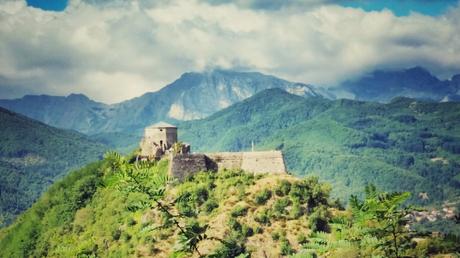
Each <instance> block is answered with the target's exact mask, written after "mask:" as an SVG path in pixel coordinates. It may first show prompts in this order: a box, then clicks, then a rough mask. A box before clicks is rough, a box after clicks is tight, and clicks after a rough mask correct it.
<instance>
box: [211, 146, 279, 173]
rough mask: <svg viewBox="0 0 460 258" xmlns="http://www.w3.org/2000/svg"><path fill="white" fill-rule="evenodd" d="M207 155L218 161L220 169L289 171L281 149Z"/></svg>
mask: <svg viewBox="0 0 460 258" xmlns="http://www.w3.org/2000/svg"><path fill="white" fill-rule="evenodd" d="M205 155H206V156H208V157H209V158H210V159H211V160H213V161H214V162H215V163H216V165H217V168H218V170H221V169H242V170H244V171H247V172H251V173H275V174H284V173H287V172H286V166H285V164H284V159H283V153H282V152H281V151H254V152H216V153H205Z"/></svg>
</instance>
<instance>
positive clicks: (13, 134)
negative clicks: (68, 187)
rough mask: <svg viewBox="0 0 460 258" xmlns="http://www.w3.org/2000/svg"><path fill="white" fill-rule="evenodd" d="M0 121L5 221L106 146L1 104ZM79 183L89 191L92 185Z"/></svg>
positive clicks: (0, 205) (0, 209) (0, 198)
mask: <svg viewBox="0 0 460 258" xmlns="http://www.w3.org/2000/svg"><path fill="white" fill-rule="evenodd" d="M0 124H1V126H0V142H1V143H0V214H1V215H2V216H3V219H4V224H9V223H11V222H12V220H13V219H14V218H15V217H16V216H17V215H19V214H20V213H21V212H23V211H24V210H25V209H27V208H28V207H30V205H31V204H32V203H33V202H34V201H35V200H36V199H37V198H38V197H39V196H40V195H41V193H42V192H43V191H44V190H45V189H46V188H47V187H48V186H49V185H50V184H51V183H53V182H54V181H55V180H57V179H59V178H61V177H62V176H64V175H66V174H67V173H68V172H69V170H71V169H75V168H77V167H80V166H82V165H84V164H87V163H88V162H90V161H94V160H97V159H99V158H100V157H101V156H102V153H103V152H104V149H105V148H106V147H105V146H103V145H102V144H99V143H96V142H93V141H91V140H90V139H88V138H87V137H86V136H84V135H82V134H79V133H76V132H73V131H66V130H61V129H57V128H53V127H50V126H47V125H45V124H43V123H40V122H37V121H34V120H32V119H29V118H26V117H24V116H22V115H18V114H15V113H12V112H10V111H8V110H5V109H3V108H0ZM81 183H82V184H83V183H84V182H81ZM79 187H81V188H87V190H88V191H89V192H91V189H89V188H94V187H95V186H94V185H80V186H79ZM80 194H82V195H83V196H78V197H77V196H75V198H80V199H82V200H84V199H86V198H87V196H84V195H85V194H86V193H85V190H84V189H82V191H81V193H80ZM75 205H77V206H79V205H81V204H78V203H75ZM0 227H1V223H0Z"/></svg>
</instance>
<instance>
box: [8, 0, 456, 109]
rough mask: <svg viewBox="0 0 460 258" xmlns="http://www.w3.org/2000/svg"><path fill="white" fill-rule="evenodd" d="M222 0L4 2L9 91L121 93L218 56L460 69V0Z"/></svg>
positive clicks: (355, 70)
mask: <svg viewBox="0 0 460 258" xmlns="http://www.w3.org/2000/svg"><path fill="white" fill-rule="evenodd" d="M211 2H212V1H211ZM220 2H224V4H218V5H215V4H210V3H209V1H208V2H204V1H198V0H196V1H193V0H191V1H153V2H147V1H142V2H139V1H133V2H124V1H115V2H104V4H100V3H98V4H92V3H88V2H83V1H72V2H71V4H70V6H69V7H68V8H67V9H66V10H65V11H64V12H58V13H56V12H46V11H43V10H40V9H36V8H31V7H27V6H26V5H25V3H23V2H18V1H8V2H1V3H0V21H1V22H0V94H2V96H0V98H8V97H19V96H21V95H22V94H25V93H27V92H30V93H38V92H41V93H47V94H55V95H64V94H69V93H71V92H82V93H85V94H87V95H89V96H90V97H92V98H95V99H96V100H101V101H105V102H109V103H113V102H117V101H120V100H123V99H127V98H131V97H134V96H138V95H141V94H142V93H144V92H146V91H154V90H158V89H160V88H161V87H162V86H164V85H166V84H167V83H169V82H171V81H173V80H174V79H176V78H177V77H178V76H180V74H181V73H183V72H186V71H197V70H198V71H199V70H204V69H208V68H212V67H216V66H217V67H221V68H237V69H241V68H244V69H250V70H258V71H261V72H265V73H270V74H274V75H277V76H280V77H283V78H286V79H290V80H295V81H302V82H307V83H312V84H317V85H333V84H335V83H337V82H339V81H341V80H344V79H349V78H350V77H353V76H357V75H360V74H362V73H364V72H367V71H370V70H373V69H375V68H401V67H408V66H414V65H422V66H425V67H427V68H428V69H430V70H432V71H433V72H435V73H436V74H437V75H440V76H443V77H446V76H450V75H452V73H454V72H457V73H459V72H460V36H459V35H460V19H459V18H458V17H460V7H457V8H454V9H452V10H451V11H450V12H448V13H446V14H445V15H443V16H439V17H431V16H424V15H420V14H417V13H413V14H411V15H409V16H406V17H396V16H395V15H393V14H392V13H391V12H390V11H388V10H384V11H381V12H365V11H363V10H360V9H353V8H344V7H340V6H337V5H332V4H330V5H322V6H320V5H318V4H317V3H318V2H320V1H319V0H309V1H307V2H309V3H312V4H314V8H310V9H305V8H303V9H295V8H281V9H275V10H270V11H267V10H264V9H262V10H257V9H251V8H243V7H242V3H243V2H241V3H239V5H235V4H230V3H226V4H225V1H220ZM254 3H256V4H257V1H255V2H254Z"/></svg>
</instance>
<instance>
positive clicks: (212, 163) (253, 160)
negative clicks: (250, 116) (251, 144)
mask: <svg viewBox="0 0 460 258" xmlns="http://www.w3.org/2000/svg"><path fill="white" fill-rule="evenodd" d="M140 147H141V153H140V157H141V158H142V159H148V160H153V159H157V160H158V159H160V158H161V157H163V156H165V155H168V156H169V159H170V162H169V174H170V176H173V177H176V178H178V179H179V180H183V179H184V178H186V177H187V176H189V175H192V174H194V173H197V172H199V171H218V170H221V169H242V170H244V171H247V172H251V173H256V174H257V173H274V174H285V173H287V172H286V167H285V164H284V159H283V154H282V152H281V151H251V152H216V153H191V152H190V145H187V144H179V142H178V141H177V127H175V126H174V125H171V124H168V123H165V122H160V123H157V124H154V125H151V126H149V127H146V128H145V130H144V137H143V138H142V140H141V143H140Z"/></svg>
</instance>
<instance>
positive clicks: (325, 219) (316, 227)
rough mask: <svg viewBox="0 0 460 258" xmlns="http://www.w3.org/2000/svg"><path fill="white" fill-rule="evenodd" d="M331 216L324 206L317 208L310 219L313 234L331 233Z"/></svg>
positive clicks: (309, 223)
mask: <svg viewBox="0 0 460 258" xmlns="http://www.w3.org/2000/svg"><path fill="white" fill-rule="evenodd" d="M330 218H331V215H330V214H329V211H328V210H327V208H326V207H324V206H319V207H317V208H315V210H314V211H313V213H312V214H311V215H310V216H309V217H308V225H309V227H310V229H311V230H312V231H313V232H329V230H330V229H329V220H330Z"/></svg>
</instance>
